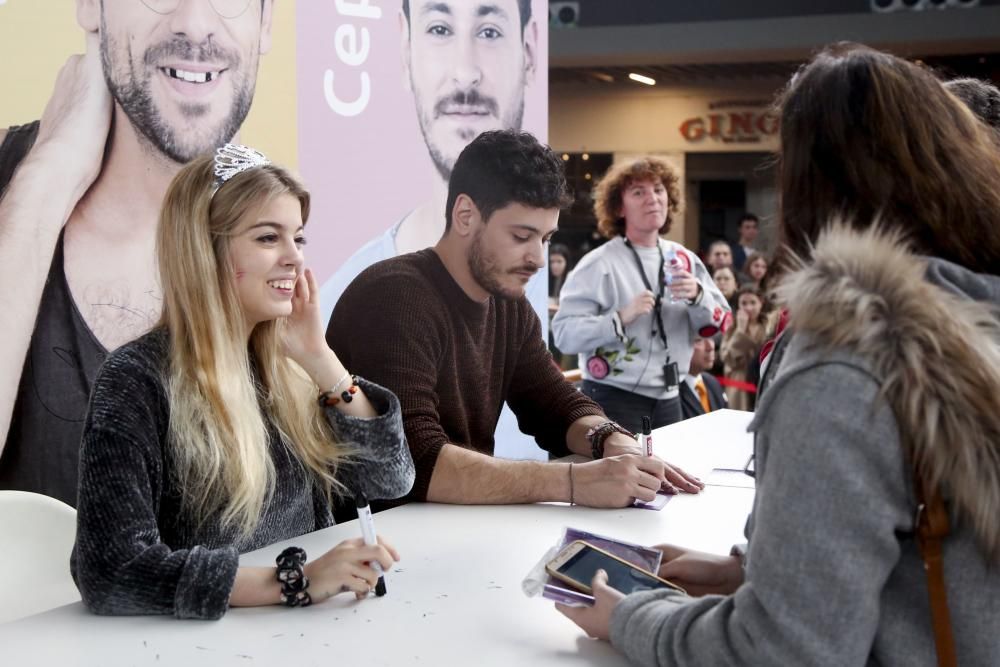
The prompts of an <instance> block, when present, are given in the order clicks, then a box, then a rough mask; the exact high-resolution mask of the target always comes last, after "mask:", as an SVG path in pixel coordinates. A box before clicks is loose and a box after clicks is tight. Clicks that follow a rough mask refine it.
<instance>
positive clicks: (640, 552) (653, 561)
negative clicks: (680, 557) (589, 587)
mask: <svg viewBox="0 0 1000 667" xmlns="http://www.w3.org/2000/svg"><path fill="white" fill-rule="evenodd" d="M577 540H584V541H586V542H589V543H591V544H593V545H594V546H595V547H599V548H601V549H604V550H605V551H607V552H609V553H612V554H614V555H616V556H618V557H619V558H621V559H623V560H626V561H628V562H629V563H632V564H633V565H636V566H638V567H641V568H642V569H644V570H647V571H649V572H656V571H657V570H659V569H660V560H661V559H662V558H663V554H662V553H661V552H659V551H657V550H656V549H650V548H649V547H644V546H641V545H638V544H631V543H629V542H622V541H621V540H615V539H612V538H610V537H604V536H603V535H596V534H594V533H588V532H587V531H585V530H578V529H576V528H567V529H566V534H565V535H564V536H563V540H562V544H560V545H559V548H560V549H562V548H563V547H565V546H566V545H567V544H569V543H570V542H575V541H577ZM542 597H543V598H546V599H549V600H554V601H555V602H562V603H563V604H574V603H575V604H580V603H583V604H586V605H593V604H594V596H593V595H588V594H587V593H582V592H580V591H578V590H576V589H575V588H570V587H569V586H567V585H566V583H565V582H562V581H560V580H558V579H556V578H554V577H551V576H550V577H548V579H547V580H546V582H545V589H544V590H543V591H542Z"/></svg>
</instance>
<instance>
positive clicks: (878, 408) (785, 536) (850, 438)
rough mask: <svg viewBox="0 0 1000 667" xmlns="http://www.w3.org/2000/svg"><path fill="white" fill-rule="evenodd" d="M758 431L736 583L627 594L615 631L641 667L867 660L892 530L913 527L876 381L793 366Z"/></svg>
mask: <svg viewBox="0 0 1000 667" xmlns="http://www.w3.org/2000/svg"><path fill="white" fill-rule="evenodd" d="M820 401H823V403H824V405H823V409H821V410H817V409H816V407H817V403H818V402H820ZM858 406H864V407H863V408H862V409H861V410H859V409H858ZM753 428H754V429H755V430H756V437H757V463H756V469H757V494H756V497H755V500H754V511H753V515H752V518H753V522H752V525H751V531H752V532H751V534H750V543H749V552H748V556H747V565H746V579H745V581H744V584H743V585H742V586H741V587H740V588H739V590H737V591H736V593H734V594H733V595H731V596H727V597H719V596H708V597H705V598H700V599H697V600H690V599H686V598H684V597H683V596H680V595H677V594H658V593H640V594H635V595H631V596H629V597H628V598H626V599H625V600H623V601H622V602H621V603H620V604H619V605H618V607H617V608H616V609H615V612H614V615H613V618H612V627H611V640H612V643H614V645H615V646H617V647H618V648H619V649H620V650H621V651H623V652H624V653H626V654H627V655H628V656H629V658H630V659H631V660H633V661H634V662H635V663H636V664H640V665H726V664H741V665H862V664H865V663H866V662H867V661H868V656H869V654H870V652H871V650H872V645H873V641H874V637H875V634H876V630H877V627H878V623H879V616H880V598H881V595H882V592H883V588H884V587H885V585H886V581H887V580H888V578H889V575H890V573H891V572H892V570H893V568H894V567H895V564H896V563H897V561H898V560H899V557H900V549H901V547H900V544H899V541H898V539H897V531H899V532H906V531H908V530H910V529H911V528H912V517H911V515H910V504H909V503H910V500H909V495H908V486H907V482H906V480H907V474H908V471H907V470H906V464H905V462H904V461H903V457H902V455H901V450H900V447H899V444H898V443H899V440H898V434H897V432H896V427H895V421H894V419H893V418H892V415H891V411H890V410H889V408H888V406H887V405H886V404H885V402H884V401H883V400H881V399H880V398H879V397H878V384H877V383H876V382H875V381H874V379H873V378H872V377H871V376H869V375H867V374H866V373H865V372H863V371H862V370H860V369H859V368H857V367H853V366H849V365H845V364H834V363H826V364H822V365H817V366H813V367H811V368H805V369H800V370H799V371H798V372H795V373H792V374H790V375H785V376H783V377H782V378H780V379H779V381H778V382H777V383H776V384H775V385H774V386H773V387H772V389H771V390H770V392H769V393H768V395H767V397H766V401H765V402H764V404H763V405H761V406H760V408H759V409H758V415H757V419H756V421H755V423H754V425H753ZM914 595H920V596H923V595H925V592H924V591H923V590H920V591H915V593H914Z"/></svg>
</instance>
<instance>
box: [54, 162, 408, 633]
mask: <svg viewBox="0 0 1000 667" xmlns="http://www.w3.org/2000/svg"><path fill="white" fill-rule="evenodd" d="M308 214H309V193H308V192H306V191H305V190H304V189H303V188H302V186H301V185H300V184H299V183H298V182H297V181H296V180H295V178H293V177H292V176H291V175H290V174H289V173H288V172H287V171H286V170H284V169H283V168H281V167H279V166H276V165H273V164H270V163H269V162H268V161H267V159H266V158H265V157H264V156H263V155H261V154H260V153H258V152H256V151H254V150H252V149H248V148H246V147H243V146H235V145H226V146H224V147H223V148H221V149H219V151H218V152H217V154H216V155H215V156H214V157H212V156H208V157H203V158H199V159H196V160H195V161H193V162H191V163H190V164H189V165H187V166H186V167H184V168H183V169H182V170H181V171H180V172H179V173H178V174H177V176H176V177H175V179H174V181H173V182H172V183H171V185H170V188H169V189H168V191H167V194H166V197H165V199H164V204H163V211H162V213H161V215H160V226H159V232H158V239H157V257H158V261H159V270H160V280H161V284H162V286H163V301H164V308H163V315H162V318H161V320H160V322H159V324H158V326H156V327H155V328H154V329H153V330H152V331H151V332H150V333H148V334H146V335H145V336H143V337H141V338H139V339H138V340H136V341H133V342H132V343H129V344H126V345H124V346H122V347H121V348H119V349H118V350H116V351H115V352H113V353H112V354H111V355H110V356H109V357H108V359H107V361H106V362H105V364H104V366H103V367H102V369H101V371H100V374H99V376H98V378H97V380H96V382H95V385H94V389H93V393H92V396H91V402H90V410H89V413H88V415H87V420H86V423H85V426H84V434H83V442H82V447H81V453H80V490H79V507H78V518H77V521H78V527H77V539H76V545H75V547H74V549H73V557H72V561H71V567H72V572H73V576H74V578H75V580H76V583H77V586H78V587H79V589H80V593H81V594H82V597H83V601H84V603H85V604H86V605H87V607H88V608H89V609H90V610H91V611H93V612H95V613H98V614H171V615H173V616H176V617H178V618H205V619H215V618H219V617H220V616H222V615H223V614H224V613H225V612H226V610H227V609H228V608H229V607H230V606H252V605H266V604H281V603H284V604H286V605H288V606H303V605H307V604H310V603H311V602H320V601H322V600H325V599H327V598H329V597H331V596H332V595H335V594H337V593H339V592H346V591H352V592H354V593H355V594H356V595H358V596H359V597H361V596H364V595H365V594H367V593H368V591H369V589H371V588H372V587H373V586H374V585H375V583H376V581H377V578H378V574H377V573H376V570H375V569H374V568H373V567H372V565H370V563H379V564H381V566H382V567H383V568H388V567H390V566H391V565H392V563H393V562H394V561H396V560H398V558H399V556H398V554H397V553H396V551H395V549H393V548H392V547H391V546H390V545H389V544H388V543H385V542H381V543H380V544H378V545H373V546H365V545H364V543H363V542H362V540H360V539H355V540H345V541H344V542H341V543H340V544H338V545H337V546H335V547H334V548H333V549H331V550H330V551H328V552H326V553H325V554H322V555H319V557H318V558H314V559H312V560H309V561H306V555H305V553H304V552H303V551H302V550H301V549H295V548H289V549H286V550H285V551H283V552H282V553H281V554H278V553H277V552H276V553H275V556H276V557H277V558H276V565H277V567H275V568H251V567H241V566H240V565H239V554H240V553H243V552H246V551H251V550H254V549H259V548H262V547H265V546H267V545H269V544H273V543H275V542H278V541H282V540H288V539H290V538H293V537H296V536H299V535H302V534H304V533H308V532H311V531H314V530H317V529H320V528H324V527H326V526H329V525H331V524H332V523H333V518H332V515H331V510H330V508H331V501H332V500H333V498H334V497H337V496H343V495H348V494H351V495H353V494H363V495H366V496H367V497H371V498H395V497H398V496H401V495H403V494H405V493H406V492H407V491H408V490H409V488H410V486H411V485H412V483H413V462H412V460H411V458H410V453H409V449H408V448H407V446H406V442H405V439H404V436H403V426H402V419H401V414H400V407H399V402H398V401H397V399H396V397H395V396H394V395H393V394H392V393H390V392H389V391H387V390H386V389H383V388H382V387H379V386H377V385H374V384H372V383H369V382H366V381H365V380H363V379H361V378H357V377H354V376H352V375H351V374H350V373H349V372H348V370H347V369H345V368H344V367H343V365H342V364H341V363H340V360H339V359H338V358H337V355H336V354H335V353H334V352H333V350H331V349H330V348H329V347H328V346H327V344H326V341H325V338H324V327H323V324H324V323H323V322H321V320H320V309H319V298H318V297H319V293H318V289H317V286H316V279H315V278H314V277H313V275H312V273H311V272H310V271H309V270H308V269H305V268H304V260H303V255H302V247H303V245H304V244H305V238H304V237H303V226H304V224H305V222H306V219H307V218H308ZM317 396H318V397H319V398H318V399H317Z"/></svg>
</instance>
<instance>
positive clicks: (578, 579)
mask: <svg viewBox="0 0 1000 667" xmlns="http://www.w3.org/2000/svg"><path fill="white" fill-rule="evenodd" d="M545 570H546V572H548V573H549V574H550V575H551V576H553V577H555V578H556V579H559V580H560V581H564V582H566V583H567V584H569V585H570V586H572V587H574V588H576V589H578V590H580V591H582V592H584V593H588V594H590V593H593V591H592V590H591V588H590V582H591V580H593V578H594V575H595V574H596V573H597V571H598V570H604V571H605V572H607V573H608V585H609V586H611V587H612V588H614V589H615V590H617V591H620V592H622V593H624V594H625V595H628V594H629V593H635V592H637V591H648V590H654V589H659V588H670V589H673V590H677V591H680V592H682V593H683V592H684V589H683V588H680V587H679V586H676V585H675V584H672V583H670V582H669V581H667V580H666V579H660V578H659V577H657V576H656V575H655V574H653V573H652V572H648V571H646V570H643V569H642V568H640V567H636V566H635V565H633V564H632V563H629V562H628V561H625V560H622V559H621V558H619V557H618V556H615V555H614V554H612V553H609V552H607V551H605V550H603V549H600V548H598V547H596V546H594V545H593V544H590V543H589V542H585V541H583V540H576V541H575V542H571V543H569V544H567V545H566V546H565V547H563V549H562V551H560V552H559V553H558V554H557V555H556V557H555V558H553V559H552V560H551V561H549V562H548V564H546V566H545Z"/></svg>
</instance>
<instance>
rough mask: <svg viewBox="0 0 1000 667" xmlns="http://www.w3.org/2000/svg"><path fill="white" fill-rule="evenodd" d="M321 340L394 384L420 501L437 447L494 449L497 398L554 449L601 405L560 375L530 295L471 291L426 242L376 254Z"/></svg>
mask: <svg viewBox="0 0 1000 667" xmlns="http://www.w3.org/2000/svg"><path fill="white" fill-rule="evenodd" d="M326 337H327V341H328V342H329V343H330V346H331V347H332V348H333V350H334V351H335V352H336V353H337V355H339V356H340V359H341V360H342V361H343V362H344V364H345V365H346V366H347V368H349V369H351V372H353V373H358V374H359V375H363V376H364V377H366V378H369V379H371V381H372V382H376V383H378V384H381V385H382V386H384V387H386V388H388V389H389V390H390V391H392V392H394V393H395V394H396V395H397V396H398V397H399V401H400V404H401V405H402V408H403V427H404V430H405V432H406V439H407V442H408V443H409V446H410V451H411V452H412V454H413V460H414V463H415V465H416V468H417V478H416V481H415V483H414V485H413V489H412V490H411V491H410V494H409V495H408V496H406V500H419V501H423V500H426V498H427V487H428V486H429V484H430V479H431V474H432V473H433V472H434V465H435V463H436V462H437V457H438V454H439V452H440V451H441V448H442V447H443V446H444V445H445V444H446V443H450V444H453V445H459V446H462V447H466V448H468V449H471V450H474V451H477V452H482V453H484V454H491V455H492V454H493V447H494V441H493V432H494V430H495V429H496V425H497V420H498V419H499V417H500V410H501V408H502V407H503V402H504V401H507V403H508V404H509V405H510V407H511V410H513V412H514V414H515V415H517V421H518V426H519V427H520V429H521V430H522V431H523V432H525V433H527V434H529V435H533V436H534V437H535V440H536V441H537V442H538V444H539V446H540V447H542V449H545V450H547V451H549V452H551V453H552V454H554V455H557V456H561V455H565V454H568V453H569V450H568V449H567V447H566V431H567V429H568V428H569V426H570V424H572V423H573V422H574V421H576V420H577V419H579V418H580V417H584V416H587V415H595V414H597V415H600V414H603V413H602V412H601V409H600V407H598V405H597V404H596V403H594V402H593V401H591V400H590V399H589V398H587V397H586V396H584V395H583V394H581V393H580V392H578V391H577V390H576V389H574V388H573V386H572V385H570V384H569V383H567V382H566V380H565V379H564V378H563V376H562V373H561V372H560V371H559V369H558V368H557V367H556V365H555V364H554V362H553V361H552V356H551V355H550V354H549V351H548V349H547V348H546V346H545V342H544V341H543V340H542V331H541V324H540V323H539V320H538V316H537V315H535V312H534V311H533V310H532V308H531V304H529V303H528V301H527V299H525V298H523V297H522V298H520V299H516V300H507V299H500V298H496V297H490V299H489V300H487V301H486V302H485V303H478V302H476V301H473V300H472V299H470V298H469V297H468V296H467V295H466V294H465V292H464V291H463V290H462V288H461V287H460V286H459V285H458V283H456V282H455V280H454V279H453V278H452V277H451V274H450V273H448V270H447V268H445V266H444V264H443V263H442V262H441V259H440V258H439V257H438V255H437V253H435V252H434V251H433V250H431V249H426V250H421V251H419V252H415V253H411V254H407V255H401V256H399V257H395V258H392V259H389V260H386V261H383V262H379V263H377V264H375V265H373V266H371V267H369V268H368V269H366V270H365V271H364V272H363V273H361V274H360V275H359V276H358V277H357V278H356V279H355V280H354V282H353V283H351V285H350V286H349V287H348V288H347V291H345V292H344V294H343V296H341V297H340V300H339V301H338V302H337V307H336V308H335V309H334V311H333V317H332V318H331V319H330V326H329V328H328V329H327V332H326Z"/></svg>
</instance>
